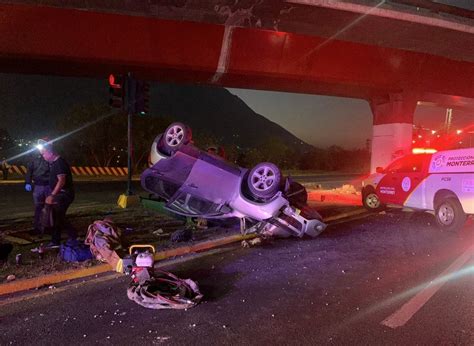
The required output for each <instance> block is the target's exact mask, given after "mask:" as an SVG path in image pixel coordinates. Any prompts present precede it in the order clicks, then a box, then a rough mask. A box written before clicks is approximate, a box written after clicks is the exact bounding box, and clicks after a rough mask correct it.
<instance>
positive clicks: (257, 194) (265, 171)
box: [247, 162, 281, 200]
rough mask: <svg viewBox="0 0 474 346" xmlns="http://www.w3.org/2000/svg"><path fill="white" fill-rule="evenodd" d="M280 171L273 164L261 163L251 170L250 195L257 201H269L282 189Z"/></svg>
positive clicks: (249, 180) (248, 179)
mask: <svg viewBox="0 0 474 346" xmlns="http://www.w3.org/2000/svg"><path fill="white" fill-rule="evenodd" d="M280 181H281V172H280V169H279V168H278V167H277V166H276V165H275V164H273V163H271V162H261V163H259V164H257V165H256V166H255V167H254V168H252V169H251V171H250V173H249V175H248V177H247V185H248V188H249V191H250V194H251V195H252V197H253V198H255V199H257V200H268V199H270V198H272V197H273V196H275V194H276V193H277V192H278V190H279V189H280Z"/></svg>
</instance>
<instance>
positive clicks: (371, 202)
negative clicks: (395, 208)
mask: <svg viewBox="0 0 474 346" xmlns="http://www.w3.org/2000/svg"><path fill="white" fill-rule="evenodd" d="M362 204H363V205H364V208H365V209H367V210H368V211H371V212H373V213H378V212H379V211H382V210H385V204H382V202H380V199H379V196H378V195H377V194H376V193H375V190H374V189H373V188H372V187H369V188H366V189H364V190H363V191H362Z"/></svg>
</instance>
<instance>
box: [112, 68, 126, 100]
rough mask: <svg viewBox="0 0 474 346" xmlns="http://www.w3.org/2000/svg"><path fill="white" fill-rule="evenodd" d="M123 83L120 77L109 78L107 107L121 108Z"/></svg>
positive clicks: (123, 94) (123, 96)
mask: <svg viewBox="0 0 474 346" xmlns="http://www.w3.org/2000/svg"><path fill="white" fill-rule="evenodd" d="M124 82H125V79H124V78H123V76H122V75H113V74H111V75H110V76H109V106H110V107H112V108H123V105H124V98H125V93H124Z"/></svg>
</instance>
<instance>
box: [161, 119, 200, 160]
mask: <svg viewBox="0 0 474 346" xmlns="http://www.w3.org/2000/svg"><path fill="white" fill-rule="evenodd" d="M191 138H192V133H191V129H190V128H189V127H188V126H186V125H184V124H182V123H172V124H171V125H170V126H168V128H167V129H166V131H165V132H164V133H163V136H161V139H160V141H159V143H158V145H159V150H160V151H161V152H163V153H165V154H168V155H173V154H174V153H175V152H176V151H178V150H179V148H181V147H182V146H183V145H185V144H188V143H189V142H190V141H191Z"/></svg>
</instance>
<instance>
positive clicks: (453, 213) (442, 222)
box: [435, 197, 467, 232]
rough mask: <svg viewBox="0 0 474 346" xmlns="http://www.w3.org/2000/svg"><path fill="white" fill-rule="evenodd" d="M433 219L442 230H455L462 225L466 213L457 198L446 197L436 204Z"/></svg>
mask: <svg viewBox="0 0 474 346" xmlns="http://www.w3.org/2000/svg"><path fill="white" fill-rule="evenodd" d="M435 219H436V222H437V224H438V226H439V227H440V228H441V229H442V230H444V231H448V232H456V231H459V230H460V229H461V228H462V227H463V226H464V223H465V222H466V219H467V215H466V213H464V210H463V209H462V206H461V203H459V201H458V199H457V198H455V197H447V198H445V199H443V200H442V201H441V202H440V203H439V204H438V205H437V206H436V209H435Z"/></svg>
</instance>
